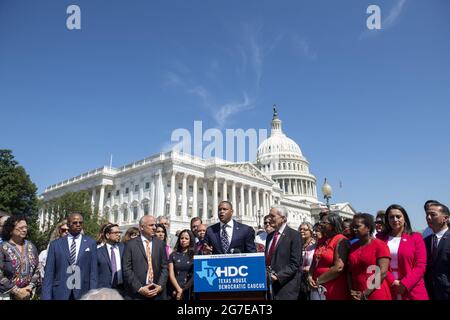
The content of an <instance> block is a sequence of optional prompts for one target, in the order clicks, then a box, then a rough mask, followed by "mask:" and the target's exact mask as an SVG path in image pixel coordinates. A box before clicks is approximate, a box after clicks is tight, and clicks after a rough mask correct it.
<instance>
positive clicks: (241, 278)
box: [194, 252, 267, 300]
mask: <svg viewBox="0 0 450 320" xmlns="http://www.w3.org/2000/svg"><path fill="white" fill-rule="evenodd" d="M266 291H267V283H266V268H265V260H264V253H262V252H259V253H239V254H220V255H198V256H194V292H195V294H196V296H197V297H198V299H199V300H265V297H266Z"/></svg>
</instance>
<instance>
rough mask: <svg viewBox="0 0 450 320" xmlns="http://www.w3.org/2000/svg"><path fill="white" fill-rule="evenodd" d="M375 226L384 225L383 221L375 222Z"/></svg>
mask: <svg viewBox="0 0 450 320" xmlns="http://www.w3.org/2000/svg"><path fill="white" fill-rule="evenodd" d="M375 224H384V223H383V221H375Z"/></svg>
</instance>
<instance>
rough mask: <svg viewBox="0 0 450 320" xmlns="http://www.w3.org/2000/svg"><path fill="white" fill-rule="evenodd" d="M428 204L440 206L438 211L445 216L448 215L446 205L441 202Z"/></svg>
mask: <svg viewBox="0 0 450 320" xmlns="http://www.w3.org/2000/svg"><path fill="white" fill-rule="evenodd" d="M430 206H435V207H440V211H441V213H442V214H443V215H445V216H450V212H449V209H448V207H447V206H446V205H445V204H443V203H433V204H431V205H430Z"/></svg>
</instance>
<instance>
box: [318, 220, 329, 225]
mask: <svg viewBox="0 0 450 320" xmlns="http://www.w3.org/2000/svg"><path fill="white" fill-rule="evenodd" d="M319 224H320V225H322V226H324V225H327V224H330V223H329V222H328V221H319Z"/></svg>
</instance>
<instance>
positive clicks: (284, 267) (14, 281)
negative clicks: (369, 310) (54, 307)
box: [0, 200, 450, 300]
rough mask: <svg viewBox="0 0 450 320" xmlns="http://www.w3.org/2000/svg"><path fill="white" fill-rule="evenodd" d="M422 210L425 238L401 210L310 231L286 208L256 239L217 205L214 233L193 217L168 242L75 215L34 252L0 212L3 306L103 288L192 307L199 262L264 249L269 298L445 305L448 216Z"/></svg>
mask: <svg viewBox="0 0 450 320" xmlns="http://www.w3.org/2000/svg"><path fill="white" fill-rule="evenodd" d="M424 211H425V219H426V221H427V224H428V228H429V229H428V230H427V231H426V232H425V234H424V235H422V234H420V233H417V232H413V226H412V225H411V221H410V219H409V216H408V213H407V212H406V210H405V209H404V208H403V207H402V206H400V205H397V204H393V205H391V206H389V207H388V208H387V209H386V210H385V211H379V212H378V213H377V214H376V217H374V216H372V215H371V214H368V213H358V214H356V215H354V217H353V219H345V220H343V219H342V218H341V217H340V216H339V215H338V214H337V213H333V212H330V211H329V210H323V212H321V214H320V220H319V222H317V223H316V224H315V225H312V224H311V223H309V222H303V223H301V224H300V226H299V228H298V230H294V229H292V228H291V227H289V223H288V212H287V209H286V208H285V207H283V206H279V205H276V206H273V207H272V208H271V209H270V212H268V214H267V215H266V216H264V219H263V221H264V229H263V230H258V232H257V233H255V230H254V229H253V228H252V227H250V226H247V225H245V224H242V223H240V222H238V221H237V220H235V219H233V205H232V203H230V202H229V201H222V202H220V203H219V206H218V218H219V222H218V223H216V224H213V225H210V226H207V225H205V224H203V223H202V221H201V219H200V218H198V217H194V218H193V219H192V220H191V228H190V229H185V230H180V231H179V232H177V234H176V236H172V235H171V234H170V233H169V230H170V221H169V219H168V218H166V217H164V216H159V217H158V218H155V217H153V216H151V215H146V216H144V217H142V218H141V219H140V221H139V225H138V227H132V228H130V229H129V230H127V232H126V233H125V235H124V236H123V237H122V232H121V230H120V228H119V225H117V224H114V223H106V224H104V225H102V226H101V228H100V233H99V235H98V237H97V238H96V239H95V240H94V239H92V238H90V237H88V236H86V235H85V234H84V233H83V217H82V215H81V214H78V213H72V214H70V215H69V216H68V217H67V219H65V220H64V221H61V222H60V223H58V224H57V225H56V228H55V230H54V231H53V233H52V235H51V241H50V243H49V245H48V247H47V249H46V250H44V251H42V252H41V253H40V254H39V255H38V252H37V249H36V247H35V246H34V245H33V244H32V243H31V242H30V241H28V240H27V234H28V225H27V222H26V219H25V218H24V217H21V216H8V215H4V214H3V215H1V216H0V231H1V232H0V234H1V238H0V299H14V300H29V299H38V298H39V299H42V300H79V299H86V297H87V296H96V297H98V294H99V292H98V291H95V292H93V291H92V290H94V289H100V288H107V289H112V291H111V292H112V296H111V297H110V298H111V299H114V297H123V298H125V299H133V300H146V299H151V300H167V299H173V300H195V299H198V295H197V294H196V293H195V288H194V281H193V272H194V270H193V268H194V263H193V261H194V256H195V255H203V254H231V253H255V252H264V255H265V264H266V270H267V281H268V283H269V282H270V283H271V291H270V292H268V293H267V297H268V298H269V299H275V300H450V280H449V279H450V240H448V239H449V237H450V233H449V230H448V222H449V221H448V218H449V209H448V207H447V206H446V205H444V204H442V203H440V202H438V201H435V200H429V201H427V202H426V203H425V205H424ZM108 292H109V291H108ZM113 296H114V297H113Z"/></svg>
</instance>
